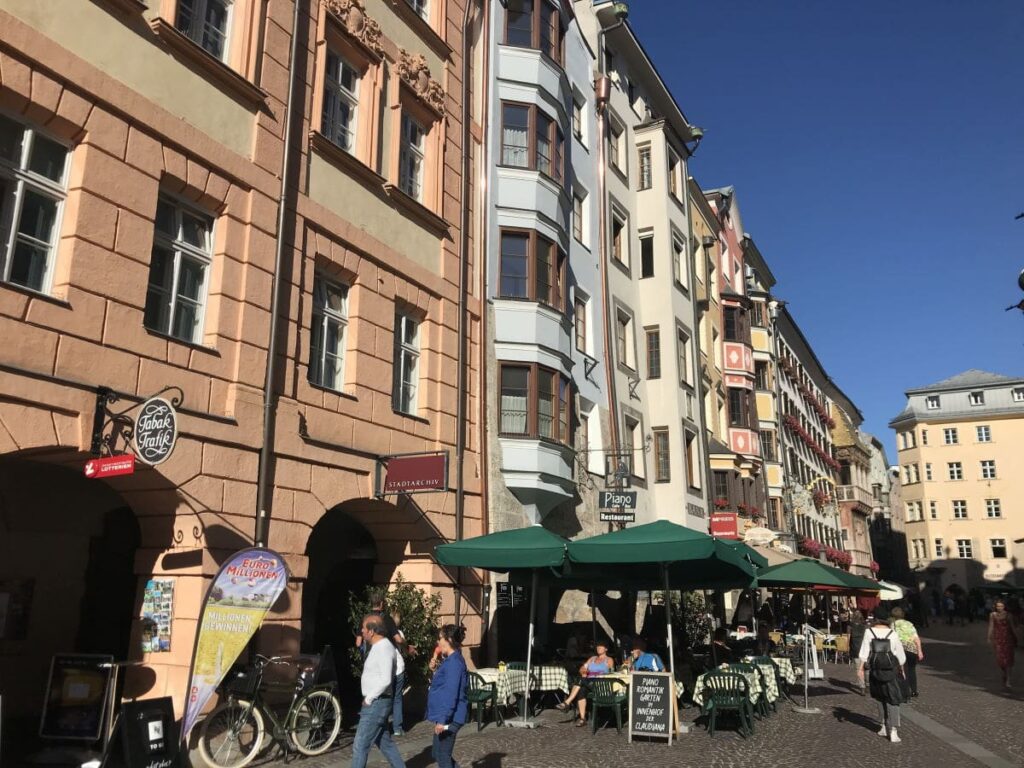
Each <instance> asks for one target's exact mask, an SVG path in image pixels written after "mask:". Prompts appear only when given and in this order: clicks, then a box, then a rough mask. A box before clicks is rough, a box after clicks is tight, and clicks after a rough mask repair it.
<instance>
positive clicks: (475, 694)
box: [466, 672, 504, 731]
mask: <svg viewBox="0 0 1024 768" xmlns="http://www.w3.org/2000/svg"><path fill="white" fill-rule="evenodd" d="M466 700H467V701H468V702H469V706H471V707H474V706H475V707H476V729H477V730H478V731H479V730H482V729H483V727H484V709H485V708H486V707H487V704H488V702H489V703H490V705H491V708H492V709H493V710H494V719H495V722H496V723H497V724H498V725H502V724H503V723H504V718H503V717H502V716H501V710H499V709H498V685H497V683H489V682H487V681H486V680H484V679H483V677H481V676H480V675H478V674H477V673H476V672H470V673H469V686H468V687H467V689H466Z"/></svg>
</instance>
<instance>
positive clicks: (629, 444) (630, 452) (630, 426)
mask: <svg viewBox="0 0 1024 768" xmlns="http://www.w3.org/2000/svg"><path fill="white" fill-rule="evenodd" d="M623 425H624V426H625V429H624V430H623V432H622V448H623V450H624V451H625V452H626V463H627V464H628V465H629V474H631V475H632V476H633V477H643V476H644V461H643V452H642V451H638V450H637V449H638V448H639V446H640V444H641V440H642V434H641V429H640V421H639V420H638V419H634V418H633V417H632V416H625V417H623ZM638 453H639V454H640V457H639V461H637V454H638Z"/></svg>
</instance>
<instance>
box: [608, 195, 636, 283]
mask: <svg viewBox="0 0 1024 768" xmlns="http://www.w3.org/2000/svg"><path fill="white" fill-rule="evenodd" d="M616 223H619V224H621V225H622V229H621V230H620V231H621V240H620V242H621V245H622V247H621V248H620V253H621V255H622V258H621V259H620V258H617V257H616V256H615V224H616ZM610 228H611V231H610V232H609V233H608V235H609V239H608V242H609V245H610V246H611V247H610V251H611V257H612V261H614V262H617V263H618V264H621V265H622V266H623V267H625V268H626V269H630V268H631V264H630V259H631V256H632V254H631V253H630V248H629V246H630V230H629V214H627V213H626V212H625V211H624V210H623V209H622V208H620V207H619V206H617V205H615V204H614V203H613V204H612V206H611V221H610Z"/></svg>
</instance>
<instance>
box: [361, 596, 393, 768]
mask: <svg viewBox="0 0 1024 768" xmlns="http://www.w3.org/2000/svg"><path fill="white" fill-rule="evenodd" d="M385 632H386V630H385V628H384V619H383V617H381V616H378V615H376V614H373V613H371V614H367V615H366V616H364V617H363V621H362V626H361V627H360V636H361V637H362V640H363V642H362V643H361V646H365V647H366V648H368V651H367V653H366V660H365V661H364V662H363V674H362V676H361V677H360V681H359V683H360V687H361V689H362V693H363V704H362V707H361V708H360V710H359V725H358V726H357V727H356V737H355V740H354V741H353V742H352V768H366V760H367V758H368V757H369V755H370V747H372V746H374V745H376V746H377V748H378V749H380V751H381V752H382V753H383V755H384V757H385V758H386V759H387V761H388V764H389V765H390V766H391V768H405V762H404V761H403V760H402V755H401V753H399V751H398V747H397V746H395V742H394V741H393V740H392V738H391V732H390V731H389V730H388V718H389V717H390V716H391V708H392V704H393V702H392V701H391V698H392V696H393V695H394V693H393V692H394V686H395V668H396V665H397V663H398V661H397V658H396V657H397V655H398V654H397V651H395V646H393V645H392V644H391V641H390V640H388V638H387V637H386V636H385Z"/></svg>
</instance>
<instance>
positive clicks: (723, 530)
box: [710, 512, 740, 539]
mask: <svg viewBox="0 0 1024 768" xmlns="http://www.w3.org/2000/svg"><path fill="white" fill-rule="evenodd" d="M710 533H711V535H712V536H715V537H717V538H719V539H738V538H739V537H740V535H739V525H738V521H737V519H736V513H735V512H712V513H711V531H710Z"/></svg>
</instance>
